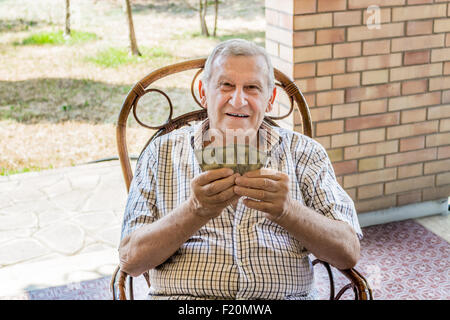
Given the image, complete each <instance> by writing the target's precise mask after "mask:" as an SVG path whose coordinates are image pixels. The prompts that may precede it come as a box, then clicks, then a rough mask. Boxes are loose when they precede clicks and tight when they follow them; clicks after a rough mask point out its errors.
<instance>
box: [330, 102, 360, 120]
mask: <svg viewBox="0 0 450 320" xmlns="http://www.w3.org/2000/svg"><path fill="white" fill-rule="evenodd" d="M358 111H359V104H358V103H350V104H338V105H334V106H333V110H332V117H333V119H339V118H348V117H354V116H357V115H358Z"/></svg>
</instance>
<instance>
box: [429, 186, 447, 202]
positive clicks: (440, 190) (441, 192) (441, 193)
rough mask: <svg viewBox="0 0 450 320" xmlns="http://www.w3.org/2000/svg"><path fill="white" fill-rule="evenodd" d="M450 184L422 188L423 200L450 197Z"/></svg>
mask: <svg viewBox="0 0 450 320" xmlns="http://www.w3.org/2000/svg"><path fill="white" fill-rule="evenodd" d="M449 194H450V186H443V187H434V188H428V189H424V190H422V197H423V199H422V200H423V201H428V200H436V199H442V198H448V195H449Z"/></svg>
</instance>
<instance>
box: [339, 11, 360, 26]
mask: <svg viewBox="0 0 450 320" xmlns="http://www.w3.org/2000/svg"><path fill="white" fill-rule="evenodd" d="M361 16H362V15H361V11H359V10H357V11H345V12H335V13H333V22H334V26H335V27H344V26H351V25H360V24H361Z"/></svg>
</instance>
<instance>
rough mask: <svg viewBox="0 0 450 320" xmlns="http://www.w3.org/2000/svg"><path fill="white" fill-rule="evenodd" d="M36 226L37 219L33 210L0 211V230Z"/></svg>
mask: <svg viewBox="0 0 450 320" xmlns="http://www.w3.org/2000/svg"><path fill="white" fill-rule="evenodd" d="M37 226H38V219H37V217H36V215H35V214H34V213H33V212H14V211H9V212H7V213H0V231H5V230H15V229H23V228H32V227H37Z"/></svg>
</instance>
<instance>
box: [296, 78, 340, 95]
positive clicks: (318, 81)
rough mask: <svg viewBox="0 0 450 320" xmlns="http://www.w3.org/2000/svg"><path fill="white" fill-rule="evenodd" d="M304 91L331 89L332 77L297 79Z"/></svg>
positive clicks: (297, 83) (298, 84)
mask: <svg viewBox="0 0 450 320" xmlns="http://www.w3.org/2000/svg"><path fill="white" fill-rule="evenodd" d="M295 83H296V85H297V86H298V87H299V88H300V90H301V91H302V92H311V91H323V90H329V89H331V77H314V78H308V79H300V80H296V81H295Z"/></svg>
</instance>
